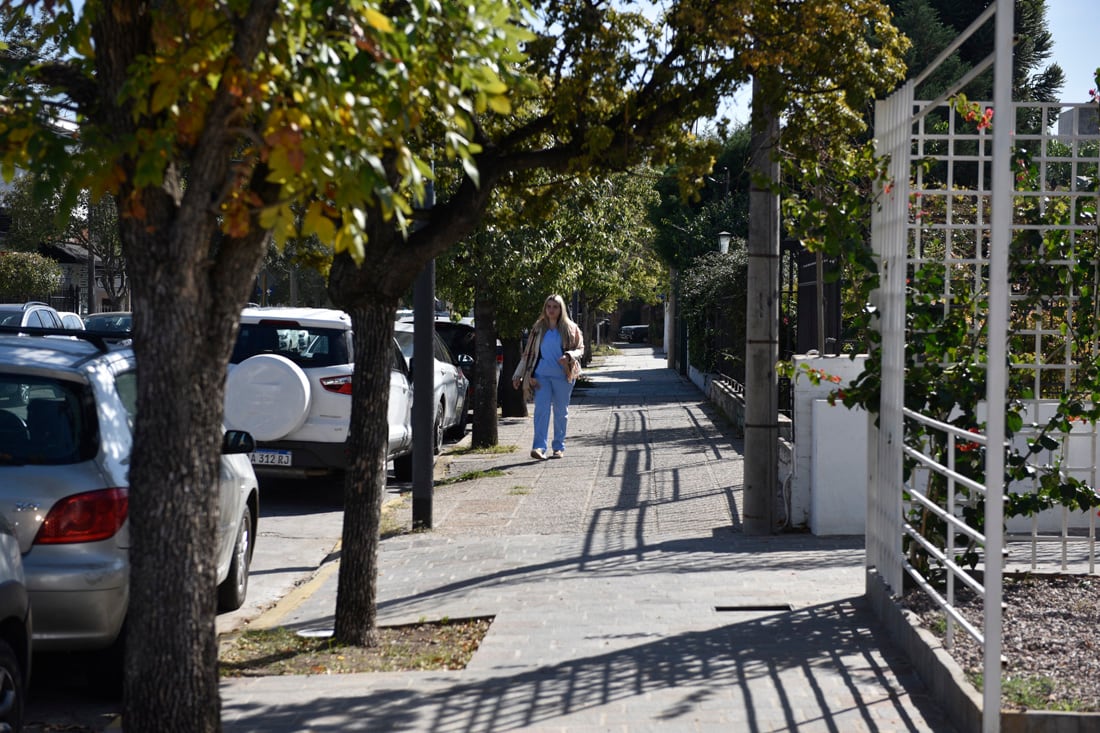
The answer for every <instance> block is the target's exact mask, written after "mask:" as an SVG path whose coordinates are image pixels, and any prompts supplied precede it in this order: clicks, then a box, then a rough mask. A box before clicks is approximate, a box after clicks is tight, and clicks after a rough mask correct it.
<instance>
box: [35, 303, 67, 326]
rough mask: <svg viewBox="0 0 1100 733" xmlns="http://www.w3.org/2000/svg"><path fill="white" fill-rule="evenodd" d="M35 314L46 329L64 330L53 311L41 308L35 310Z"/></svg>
mask: <svg viewBox="0 0 1100 733" xmlns="http://www.w3.org/2000/svg"><path fill="white" fill-rule="evenodd" d="M35 313H37V314H38V315H39V316H40V317H41V318H42V325H43V326H45V327H46V328H64V326H63V325H62V324H61V319H60V318H58V317H57V315H56V314H55V313H54V312H53V311H48V310H46V309H45V308H41V309H39V310H36V311H35Z"/></svg>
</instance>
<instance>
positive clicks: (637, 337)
mask: <svg viewBox="0 0 1100 733" xmlns="http://www.w3.org/2000/svg"><path fill="white" fill-rule="evenodd" d="M648 339H649V326H647V325H639V326H623V327H622V328H620V329H619V340H620V341H626V342H629V343H632V344H633V343H635V342H638V341H646V340H648Z"/></svg>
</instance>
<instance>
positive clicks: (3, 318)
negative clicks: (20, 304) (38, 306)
mask: <svg viewBox="0 0 1100 733" xmlns="http://www.w3.org/2000/svg"><path fill="white" fill-rule="evenodd" d="M22 321H23V311H2V312H0V326H19V325H22Z"/></svg>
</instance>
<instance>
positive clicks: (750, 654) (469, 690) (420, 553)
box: [221, 347, 953, 733]
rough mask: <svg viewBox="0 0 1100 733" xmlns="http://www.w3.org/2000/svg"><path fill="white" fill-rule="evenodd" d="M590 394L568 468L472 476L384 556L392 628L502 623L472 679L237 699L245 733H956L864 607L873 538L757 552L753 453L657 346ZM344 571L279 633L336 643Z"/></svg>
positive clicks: (238, 687)
mask: <svg viewBox="0 0 1100 733" xmlns="http://www.w3.org/2000/svg"><path fill="white" fill-rule="evenodd" d="M586 375H587V376H588V378H589V380H590V386H587V387H583V388H578V389H577V391H576V392H574V398H573V404H572V406H571V409H570V425H569V438H568V440H567V444H566V451H565V453H566V457H565V459H563V460H548V461H541V462H539V461H535V460H533V459H531V458H529V457H528V452H529V450H530V447H531V434H532V425H531V420H530V419H504V420H502V421H501V424H500V428H499V430H500V443H501V445H515V446H517V450H516V451H515V452H513V453H504V454H496V455H463V456H456V457H454V458H453V460H452V462H451V463H450V465H449V467H448V472H449V475H459V474H463V473H466V472H470V471H482V470H486V469H490V468H496V469H499V470H501V471H503V473H504V475H502V476H499V477H485V478H479V479H476V480H471V481H463V482H459V483H456V484H451V485H447V486H442V487H438V488H437V489H436V492H435V495H434V499H433V524H434V528H433V530H432V531H431V532H429V533H423V534H416V535H407V536H403V537H398V538H393V539H389V540H386V541H384V542H383V543H382V546H381V552H380V573H379V578H378V593H379V614H380V617H381V622H382V623H383V624H398V623H407V622H415V621H419V620H424V619H438V618H442V617H450V618H462V617H469V616H494V617H495V620H494V621H493V623H492V626H491V627H490V630H489V633H488V635H487V636H486V637H485V640H484V642H483V644H482V645H481V647H480V648H479V649H478V651H477V652H476V653H475V655H474V657H473V660H472V661H471V663H470V665H469V666H468V667H467V668H466V669H465V670H462V671H457V672H405V673H380V674H363V675H339V676H316V677H268V678H257V679H231V680H225V681H224V682H223V683H222V688H221V691H222V719H223V730H225V731H226V733H237V732H240V731H263V732H264V733H280V732H283V731H286V732H290V731H295V732H300V731H350V730H370V731H399V730H400V731H432V732H433V733H442V732H449V731H454V732H458V731H463V732H465V731H517V730H522V731H570V732H575V733H581V732H584V733H587V732H594V731H623V732H629V733H637V732H639V731H650V730H662V731H714V732H715V733H717V732H719V731H721V732H722V733H729V732H730V731H754V732H756V731H789V730H799V731H833V732H837V733H854V732H855V731H951V730H953V729H952V728H951V726H950V725H949V724H947V723H946V722H945V721H944V718H943V716H942V715H941V713H940V712H939V709H938V707H937V705H936V704H935V703H934V702H933V701H931V700H930V699H929V698H928V697H927V695H926V690H925V688H924V687H923V686H922V685H921V683H920V682H919V681H918V680H917V678H916V677H915V675H914V674H913V672H912V669H911V668H910V666H909V665H908V663H907V662H906V661H905V659H904V658H903V657H902V656H901V655H900V653H899V652H897V651H896V650H895V649H894V648H893V647H892V646H891V644H890V642H889V641H888V639H886V638H884V637H883V636H882V634H881V632H880V631H879V629H878V627H877V625H876V624H875V622H874V620H873V616H872V614H871V613H870V611H869V610H868V609H867V608H866V607H865V605H864V603H863V600H862V594H863V543H862V538H817V537H813V536H811V535H805V534H791V535H780V536H774V537H765V538H755V537H746V536H745V535H743V534H742V533H741V531H740V526H741V520H740V516H741V515H740V508H741V505H742V483H743V477H742V472H743V458H742V445H741V442H740V441H739V440H737V439H735V438H733V437H732V433H731V432H730V429H729V426H728V424H727V423H726V422H725V421H724V420H723V419H722V418H721V417H720V416H719V415H718V414H717V412H716V411H715V410H714V409H713V408H712V407H711V406H710V405H709V403H707V401H706V400H705V398H704V397H703V396H702V395H701V394H700V393H699V391H698V389H697V388H696V387H695V386H694V385H693V384H691V383H690V382H689V381H688V380H686V379H682V378H681V377H680V376H679V375H677V374H676V373H675V372H673V371H671V370H669V369H667V368H665V363H664V358H663V356H662V355H659V354H655V352H654V350H653V349H652V348H649V347H625V348H623V349H622V350H621V352H620V354H619V355H616V356H614V357H609V358H607V359H605V360H603V361H602V363H601V364H600V365H599V366H598V367H596V368H593V369H590V370H589V371H588V372H587V373H586ZM335 567H336V566H335V563H331V564H329V565H326V566H324V567H322V568H321V570H320V571H319V573H318V575H317V576H316V577H315V579H314V581H313V582H312V583H311V584H309V586H308V588H309V590H310V591H311V592H308V593H304V594H299V595H298V596H297V597H296V599H294V600H292V601H288V602H287V603H284V604H281V605H280V606H278V607H276V608H275V609H273V610H272V611H271V612H270V613H273V614H278V616H279V618H278V623H280V624H281V625H285V626H288V627H292V628H301V629H321V628H331V626H332V614H333V610H334V607H335V599H336V578H337V573H336V572H334V569H335Z"/></svg>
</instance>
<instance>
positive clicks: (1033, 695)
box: [968, 672, 1089, 713]
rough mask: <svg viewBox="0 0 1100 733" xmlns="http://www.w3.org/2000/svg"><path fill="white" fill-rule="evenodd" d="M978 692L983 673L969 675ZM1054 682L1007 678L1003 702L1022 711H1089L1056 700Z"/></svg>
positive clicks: (1073, 702) (1081, 705)
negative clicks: (1054, 697)
mask: <svg viewBox="0 0 1100 733" xmlns="http://www.w3.org/2000/svg"><path fill="white" fill-rule="evenodd" d="M968 676H969V678H970V682H971V684H973V685H974V688H975V689H977V690H981V689H982V683H983V682H984V680H985V676H984V675H983V674H982V673H981V672H974V673H972V674H970V675H968ZM1054 691H1055V683H1054V680H1051V679H1049V678H1047V677H1005V678H1004V679H1002V680H1001V700H1003V701H1004V703H1005V704H1006V705H1008V706H1011V707H1014V708H1017V709H1021V710H1052V711H1055V712H1062V713H1073V712H1079V711H1087V710H1088V709H1089V706H1088V705H1087V704H1086V703H1084V702H1078V701H1076V700H1064V699H1063V700H1054V699H1052V698H1053V696H1054Z"/></svg>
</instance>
